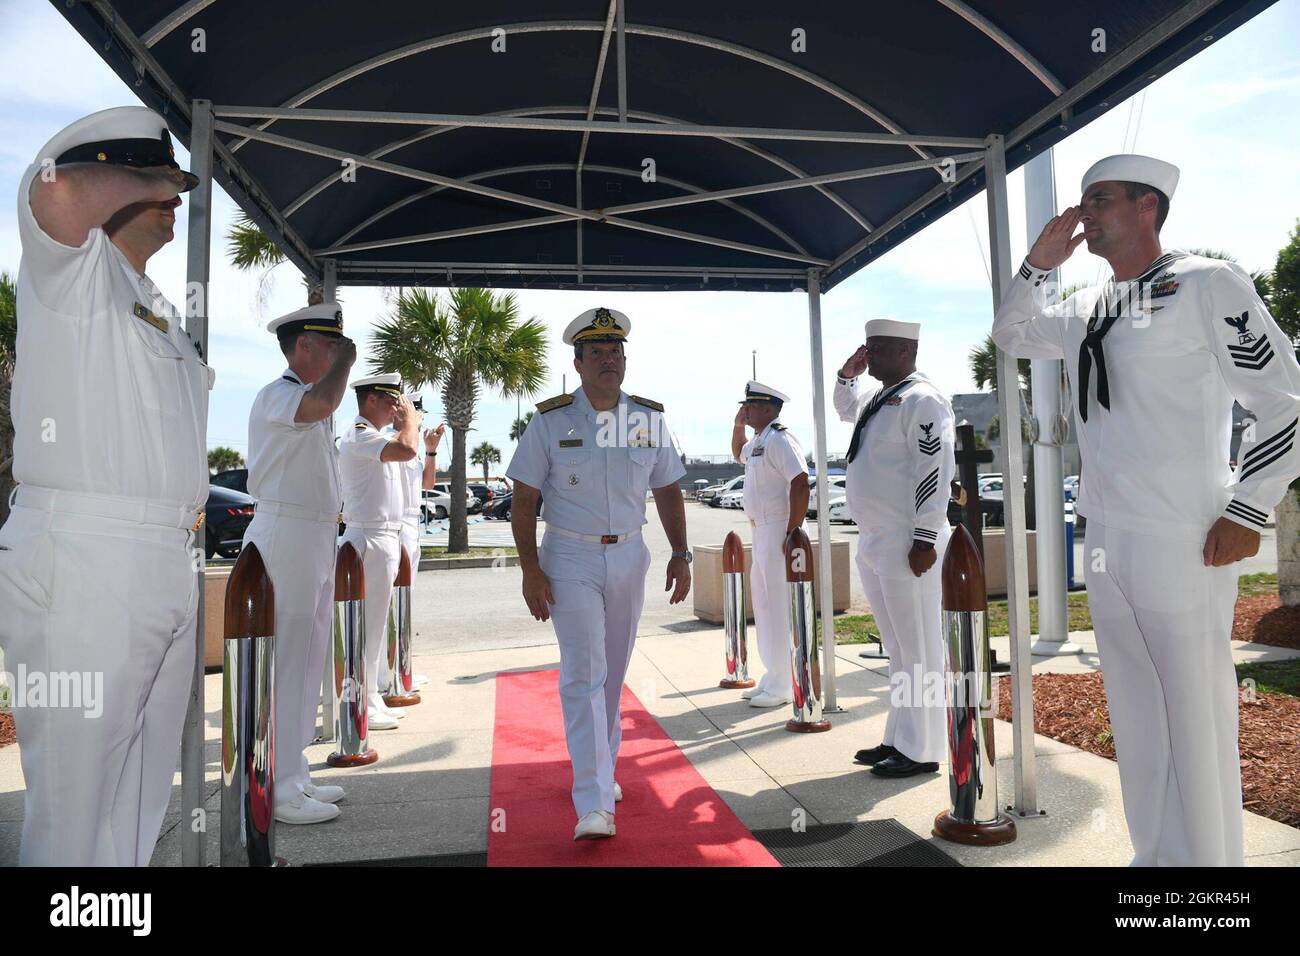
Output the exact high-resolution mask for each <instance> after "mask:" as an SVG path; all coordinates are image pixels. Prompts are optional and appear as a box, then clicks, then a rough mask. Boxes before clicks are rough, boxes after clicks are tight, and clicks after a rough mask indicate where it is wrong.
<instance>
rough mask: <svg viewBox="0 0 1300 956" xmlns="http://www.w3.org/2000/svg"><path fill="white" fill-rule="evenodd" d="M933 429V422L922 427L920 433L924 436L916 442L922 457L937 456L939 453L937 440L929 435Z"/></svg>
mask: <svg viewBox="0 0 1300 956" xmlns="http://www.w3.org/2000/svg"><path fill="white" fill-rule="evenodd" d="M933 429H934V422H930V424H928V425H922V426H921V431H923V432H924V433H925V436H924V437H922V438H918V439H917V440H916V443H917V446H918V447H919V448H920V449H921V454H923V455H937V454H938V453H939V439H937V438H935V437H934V436H933V435H931V434H930V432H931V431H933Z"/></svg>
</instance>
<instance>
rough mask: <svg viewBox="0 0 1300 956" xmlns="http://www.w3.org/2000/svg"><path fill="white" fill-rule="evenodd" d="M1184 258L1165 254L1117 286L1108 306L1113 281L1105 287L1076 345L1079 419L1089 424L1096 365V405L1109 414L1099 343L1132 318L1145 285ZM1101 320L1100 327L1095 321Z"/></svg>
mask: <svg viewBox="0 0 1300 956" xmlns="http://www.w3.org/2000/svg"><path fill="white" fill-rule="evenodd" d="M1182 257H1183V253H1181V252H1168V253H1165V254H1164V255H1162V256H1160V258H1158V259H1157V260H1156V261H1155V262H1153V263H1151V265H1149V266H1147V269H1146V271H1145V272H1143V273H1142V275H1140V276H1138V277H1137V278H1136V279H1131V280H1128V281H1126V282H1123V283H1120V285H1121V286H1122V288H1121V289H1120V290H1119V291H1118V293H1116V294H1115V302H1114V304H1111V302H1110V299H1111V295H1112V293H1113V292H1114V287H1115V279H1114V278H1113V277H1112V278H1111V280H1110V281H1109V282H1107V283H1106V288H1105V289H1103V290H1102V293H1101V295H1100V296H1098V298H1097V304H1096V305H1095V306H1094V307H1093V310H1092V316H1091V317H1090V318H1089V319H1088V334H1087V335H1085V336H1084V337H1083V341H1082V342H1080V343H1079V419H1080V421H1085V422H1086V421H1087V420H1088V380H1089V379H1090V378H1091V375H1092V363H1093V361H1094V360H1095V361H1096V363H1097V404H1098V405H1100V406H1101V407H1102V408H1104V409H1106V411H1110V379H1109V377H1108V376H1107V374H1106V352H1105V350H1104V349H1103V348H1102V344H1101V340H1102V339H1104V338H1105V337H1106V333H1107V332H1109V331H1110V330H1111V326H1113V325H1114V324H1115V323H1116V322H1118V321H1119V320H1120V319H1121V318H1122V317H1123V316H1124V315H1132V314H1133V307H1134V303H1135V302H1142V301H1143V290H1144V288H1145V284H1146V283H1147V282H1148V281H1149V280H1150V279H1151V277H1152V276H1154V275H1155V274H1156V273H1157V272H1159V271H1160V270H1161V269H1163V268H1165V267H1166V266H1168V265H1170V264H1171V263H1173V262H1175V261H1176V260H1178V259H1181V258H1182ZM1098 319H1101V323H1100V325H1099V324H1098V322H1097V320H1098Z"/></svg>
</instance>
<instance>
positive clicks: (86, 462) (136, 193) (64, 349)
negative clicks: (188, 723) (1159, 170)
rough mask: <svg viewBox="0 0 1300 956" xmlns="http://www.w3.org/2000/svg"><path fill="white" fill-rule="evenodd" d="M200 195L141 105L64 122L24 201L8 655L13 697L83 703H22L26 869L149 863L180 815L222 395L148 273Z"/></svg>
mask: <svg viewBox="0 0 1300 956" xmlns="http://www.w3.org/2000/svg"><path fill="white" fill-rule="evenodd" d="M197 183H198V180H197V179H196V178H195V177H194V175H193V174H191V173H187V172H182V171H181V170H180V169H178V168H177V164H176V160H175V158H174V157H173V153H172V146H171V138H170V135H169V134H168V131H167V126H166V124H165V123H164V121H163V119H162V117H161V116H159V115H158V114H157V113H154V112H153V111H152V110H148V109H145V108H144V107H141V106H125V107H118V108H115V109H110V110H104V111H102V112H99V113H94V114H92V115H90V116H87V117H84V118H83V119H80V120H78V121H77V122H75V123H73V124H72V125H71V126H69V127H67V128H66V129H64V130H63V131H62V132H60V133H58V134H57V135H56V136H55V137H54V138H53V139H52V140H50V142H48V143H47V144H46V145H45V147H44V148H43V149H42V150H41V151H40V153H38V154H37V156H36V158H35V160H34V162H33V164H32V165H31V166H29V167H28V168H27V171H26V172H25V173H24V174H23V177H22V179H21V180H20V183H19V187H18V235H19V238H20V240H21V242H22V261H21V264H20V266H19V270H18V300H17V306H18V348H17V351H18V356H17V368H16V370H15V374H14V381H13V393H12V414H13V421H14V430H15V440H14V458H13V472H14V478H15V479H16V480H17V481H18V482H19V487H18V489H17V493H16V502H15V507H14V509H13V511H12V513H11V514H10V516H9V520H8V521H7V522H6V523H5V525H4V527H3V529H0V609H3V612H2V613H0V646H3V648H4V652H5V669H6V670H7V671H9V672H10V673H11V674H13V675H14V676H15V677H16V678H18V680H19V681H20V682H22V681H23V678H24V677H27V678H28V680H27V682H26V683H27V684H30V681H31V678H33V677H37V678H39V679H40V680H41V681H42V682H47V683H49V684H50V686H51V687H53V686H55V682H58V683H59V684H61V685H62V686H65V687H70V688H71V687H74V686H75V687H77V688H79V689H80V691H81V693H80V694H74V695H73V697H72V699H62V700H55V699H49V700H45V701H42V702H41V703H37V702H36V701H34V700H27V701H26V705H23V703H24V702H23V701H21V700H17V699H15V706H14V710H13V716H14V721H15V724H16V725H17V732H18V745H19V748H20V751H21V757H22V765H23V775H24V777H25V779H26V787H27V791H26V794H25V798H24V810H25V812H24V817H23V831H22V845H21V847H20V849H19V854H18V859H19V862H20V863H22V864H23V865H27V866H144V865H147V864H148V863H149V859H150V857H151V855H152V854H153V848H154V843H155V841H156V840H157V837H158V830H159V827H160V826H161V824H162V819H163V812H164V811H165V810H166V808H167V801H168V797H169V796H170V795H171V784H172V775H173V773H174V772H175V770H176V759H177V752H178V750H179V748H180V738H181V725H182V723H183V722H184V718H185V709H186V705H187V703H188V699H189V692H190V684H191V675H192V673H193V669H194V651H195V646H194V643H195V619H196V610H197V602H198V587H197V583H198V579H197V575H196V568H197V566H198V562H201V560H202V550H201V547H200V548H196V547H195V537H196V534H198V533H201V530H200V529H201V525H202V509H203V503H204V501H205V500H206V499H207V493H208V468H207V455H206V451H205V447H206V435H205V431H206V426H205V422H206V419H207V403H208V389H209V388H210V387H211V385H212V375H211V372H210V370H209V369H208V368H207V367H206V365H205V364H204V362H203V358H202V356H201V355H200V354H199V352H198V350H197V348H196V346H195V344H194V342H193V341H191V340H190V338H189V337H188V336H187V335H186V333H185V329H184V327H183V323H182V319H181V316H180V315H179V313H178V312H177V311H176V309H175V308H173V307H172V305H171V303H170V302H168V301H167V300H166V299H165V298H164V297H163V295H162V293H161V292H160V291H159V290H158V287H157V286H156V285H154V283H153V282H152V281H150V279H149V277H148V276H146V275H145V266H146V263H147V262H148V261H149V259H150V258H151V257H152V256H153V255H154V253H156V252H158V250H159V249H161V248H162V247H163V246H164V245H166V244H167V243H168V242H170V241H171V240H172V238H173V226H174V225H175V221H176V215H175V211H176V207H177V206H179V205H180V203H181V200H180V196H179V193H181V192H184V191H186V190H189V189H192V188H194V186H195V185H197ZM101 681H102V685H101ZM16 689H17V688H15V690H16ZM15 698H17V694H15Z"/></svg>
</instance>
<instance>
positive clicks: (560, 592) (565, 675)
mask: <svg viewBox="0 0 1300 956" xmlns="http://www.w3.org/2000/svg"><path fill="white" fill-rule="evenodd" d="M538 559H539V561H540V563H541V566H542V572H543V573H544V574H545V575H546V577H547V579H548V580H549V581H550V584H551V596H552V597H553V598H555V603H554V604H552V605H551V608H550V611H551V621H552V623H553V624H554V625H555V638H556V641H557V642H558V643H559V645H560V704H561V707H562V708H563V710H564V736H565V740H566V742H567V743H568V747H569V759H570V760H571V761H572V763H573V790H572V794H573V806H574V809H575V810H576V811H577V813H578V816H579V817H582V816H584V815H585V814H588V813H590V812H591V811H592V810H606V811H608V812H609V813H613V812H614V766H615V764H616V763H617V761H618V748H619V745H620V744H621V743H622V740H623V728H622V724H621V718H620V713H619V704H620V701H621V698H622V694H623V678H624V677H625V676H626V675H627V666H628V662H629V661H630V660H631V659H632V646H633V644H634V642H635V641H636V629H637V624H638V623H639V622H640V620H641V607H642V605H643V603H644V600H645V576H646V571H648V570H649V568H650V549H649V548H647V547H646V544H645V541H644V540H642V538H641V536H640V535H638V536H636V537H634V538H630V539H628V540H626V541H620V542H619V543H618V544H609V545H603V544H597V543H595V542H586V541H579V540H577V539H575V538H565V537H561V536H560V535H555V534H548V535H545V536H544V537H543V538H542V545H541V548H540V549H539V550H538Z"/></svg>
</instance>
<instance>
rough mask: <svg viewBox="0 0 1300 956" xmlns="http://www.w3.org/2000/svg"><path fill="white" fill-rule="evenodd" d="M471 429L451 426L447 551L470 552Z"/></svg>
mask: <svg viewBox="0 0 1300 956" xmlns="http://www.w3.org/2000/svg"><path fill="white" fill-rule="evenodd" d="M468 439H469V429H467V428H457V427H456V425H454V424H453V425H452V426H451V527H450V528H448V529H447V551H448V553H450V554H457V553H461V552H464V551H468V550H469V516H468V513H467V511H466V507H465V442H466V441H467V440H468Z"/></svg>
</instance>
